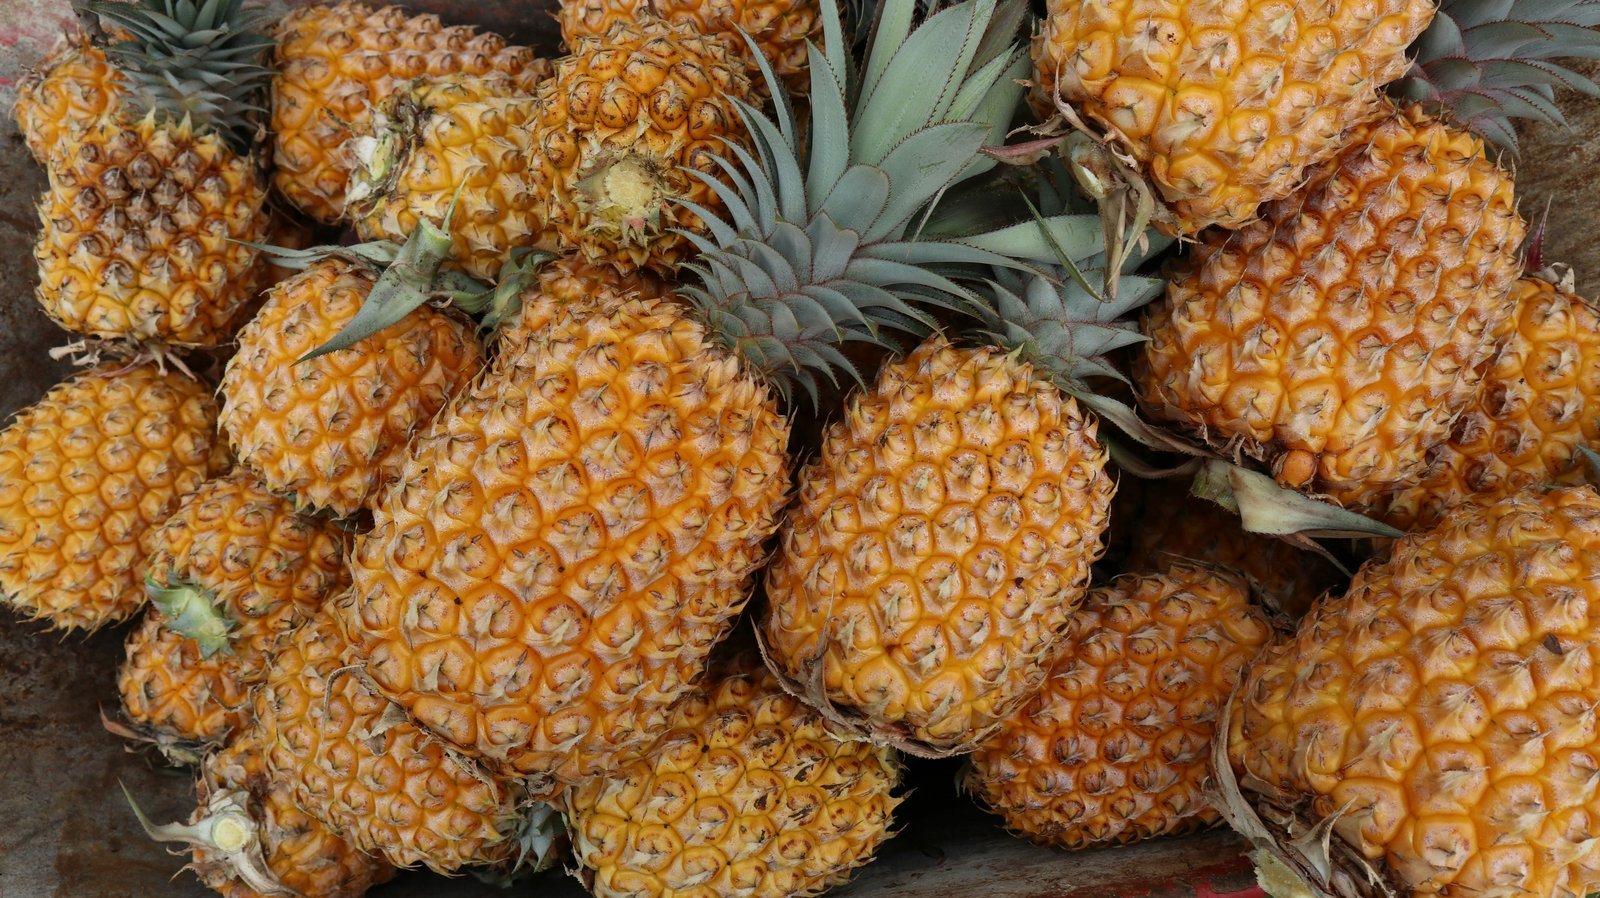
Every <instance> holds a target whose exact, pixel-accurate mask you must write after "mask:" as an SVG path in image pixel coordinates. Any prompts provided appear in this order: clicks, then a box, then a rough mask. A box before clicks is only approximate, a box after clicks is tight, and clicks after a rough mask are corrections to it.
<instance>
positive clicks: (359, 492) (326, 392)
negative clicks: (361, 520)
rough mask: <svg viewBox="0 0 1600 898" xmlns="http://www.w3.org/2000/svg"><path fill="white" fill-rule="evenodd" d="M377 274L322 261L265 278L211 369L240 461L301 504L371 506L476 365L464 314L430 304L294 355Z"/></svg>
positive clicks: (331, 329)
mask: <svg viewBox="0 0 1600 898" xmlns="http://www.w3.org/2000/svg"><path fill="white" fill-rule="evenodd" d="M377 278H378V274H377V272H376V271H375V270H374V269H373V268H372V267H371V266H368V265H366V264H365V263H362V262H355V261H350V260H345V259H339V258H331V259H324V260H322V261H319V262H316V263H314V264H313V265H312V266H311V267H309V268H307V269H306V270H305V271H303V272H301V273H300V274H298V275H296V276H294V277H292V278H290V279H289V280H286V281H283V282H281V283H279V284H277V285H276V286H274V287H273V288H272V290H271V291H270V292H269V294H268V296H267V299H266V302H265V303H264V304H263V305H262V308H261V311H260V312H259V313H257V315H256V317H255V318H254V319H253V320H251V322H250V323H249V324H247V325H245V327H244V328H243V329H241V330H240V332H239V348H238V351H237V352H236V353H235V354H234V357H233V358H232V359H231V360H230V361H229V362H228V367H227V371H226V373H225V374H224V375H223V378H222V386H221V388H220V392H221V395H222V401H223V404H222V414H221V419H220V422H221V425H222V429H223V431H224V432H225V433H226V434H227V436H228V441H229V443H230V444H231V445H232V446H233V449H234V451H235V452H236V453H237V454H238V457H239V461H240V463H242V464H244V465H246V466H248V467H249V468H250V469H251V470H253V471H255V472H256V473H257V474H258V475H259V476H260V477H261V479H262V480H263V481H264V482H265V483H266V485H267V487H268V488H269V489H271V490H273V491H275V492H280V493H285V494H288V495H291V496H292V497H294V499H295V501H296V502H297V503H299V504H300V505H301V506H302V507H304V508H311V509H326V510H328V511H331V512H333V513H334V514H337V515H340V516H348V515H352V514H355V513H356V512H358V511H360V510H361V509H363V508H371V507H374V506H375V505H376V504H377V502H378V499H379V497H380V496H381V494H382V491H383V489H384V488H385V487H386V486H387V484H388V483H389V482H390V481H392V480H393V479H394V478H395V476H396V475H397V474H398V473H399V471H400V468H401V466H402V465H403V464H404V460H405V450H406V446H407V444H408V443H409V442H410V440H411V438H412V436H413V435H414V434H415V433H416V432H418V431H420V430H421V429H422V428H423V427H425V426H426V425H427V423H428V422H429V421H430V420H432V418H433V416H434V415H435V414H437V413H438V411H439V410H440V409H441V408H443V407H444V406H445V404H446V403H447V402H448V401H449V398H450V396H451V395H452V394H454V393H455V392H456V391H457V390H458V389H460V388H461V387H462V386H463V385H465V384H466V382H467V381H468V380H470V379H471V378H472V377H473V376H474V375H475V374H476V373H477V372H478V370H479V369H480V367H481V365H482V358H483V351H482V348H481V347H480V346H479V345H478V342H477V338H476V337H475V336H474V334H473V332H472V330H473V329H472V324H471V322H469V321H467V320H466V319H464V318H462V317H460V316H458V315H456V314H454V313H453V312H450V311H446V310H439V309H435V308H432V307H423V308H421V309H418V310H416V311H414V312H412V313H411V314H409V315H407V316H406V317H405V318H403V319H401V320H400V321H399V322H396V323H395V324H393V325H390V326H389V327H387V328H385V329H384V330H382V331H379V332H378V333H376V334H373V335H372V336H370V337H368V338H366V339H365V340H362V341H360V342H359V343H357V344H355V345H354V346H351V347H349V348H347V349H343V350H339V351H337V352H332V353H329V354H327V355H324V356H321V357H318V358H316V359H313V360H311V361H308V362H305V363H301V364H296V360H297V359H299V358H300V357H301V356H303V355H304V354H306V353H307V352H310V351H311V350H312V349H315V348H316V347H318V346H320V345H322V344H323V343H325V342H326V341H327V340H329V339H330V338H332V337H333V336H334V334H336V333H338V332H339V329H340V328H342V327H343V326H344V325H345V323H346V322H348V321H349V320H350V319H351V318H353V317H355V314H356V312H357V310H358V309H360V307H361V304H362V302H363V301H365V300H366V298H367V296H368V294H369V293H371V291H372V287H373V285H374V284H375V283H376V282H377Z"/></svg>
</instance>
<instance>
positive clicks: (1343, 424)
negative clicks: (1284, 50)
mask: <svg viewBox="0 0 1600 898" xmlns="http://www.w3.org/2000/svg"><path fill="white" fill-rule="evenodd" d="M1522 237H1523V225H1522V220H1521V219H1520V218H1519V217H1518V216H1517V214H1516V209H1515V200H1514V197H1513V191H1512V184H1511V179H1510V177H1509V176H1508V175H1506V174H1505V173H1504V172H1503V171H1502V170H1501V169H1500V168H1499V167H1498V166H1497V165H1495V164H1494V163H1493V162H1492V161H1491V160H1490V159H1489V158H1488V156H1487V155H1486V153H1485V151H1484V148H1483V144H1482V143H1481V142H1480V141H1479V140H1478V139H1477V138H1475V137H1473V136H1472V135H1470V134H1468V133H1466V132H1463V131H1459V130H1456V129H1455V128H1452V127H1451V126H1449V125H1447V124H1445V123H1444V122H1442V121H1440V120H1438V119H1436V118H1433V117H1431V116H1429V115H1427V114H1426V113H1424V112H1423V111H1421V110H1420V108H1418V107H1411V108H1409V109H1406V110H1397V111H1394V112H1392V113H1391V114H1389V115H1388V116H1386V117H1385V118H1383V119H1381V120H1379V121H1377V122H1375V123H1372V124H1370V125H1368V126H1366V127H1365V128H1363V129H1361V131H1360V135H1359V137H1358V139H1357V140H1356V141H1355V143H1354V144H1353V145H1352V146H1351V147H1350V148H1349V149H1347V150H1345V151H1344V152H1343V153H1342V154H1341V155H1339V156H1338V157H1336V158H1334V159H1333V160H1330V161H1329V162H1327V163H1325V164H1324V165H1323V166H1321V167H1320V168H1319V169H1318V171H1317V173H1316V174H1315V175H1314V176H1313V178H1312V179H1311V181H1310V183H1308V185H1307V186H1306V188H1305V189H1304V190H1303V191H1301V192H1300V193H1299V194H1296V195H1295V196H1293V197H1290V198H1288V199H1285V200H1280V201H1278V202H1275V203H1272V204H1269V205H1267V206H1265V207H1263V209H1262V217H1261V218H1260V219H1259V220H1257V221H1256V222H1254V223H1252V224H1250V225H1248V226H1246V227H1244V228H1242V229H1240V230H1238V231H1234V232H1231V233H1230V232H1214V233H1212V234H1210V235H1208V236H1206V237H1203V238H1202V239H1201V242H1200V243H1199V244H1198V245H1197V246H1196V248H1195V249H1194V250H1193V251H1191V253H1190V255H1189V257H1188V258H1187V259H1186V260H1185V262H1184V265H1183V268H1182V269H1181V270H1180V271H1179V272H1178V273H1177V275H1176V276H1175V278H1174V279H1173V280H1172V282H1171V284H1170V286H1169V287H1168V290H1167V295H1166V297H1165V299H1164V300H1163V301H1161V302H1158V303H1156V304H1154V305H1152V306H1151V307H1150V309H1149V310H1147V312H1146V313H1145V316H1144V322H1143V326H1142V327H1143V330H1144V333H1145V334H1146V335H1147V336H1148V337H1149V338H1150V340H1149V342H1148V343H1147V344H1146V345H1145V347H1144V351H1143V352H1142V353H1140V354H1139V355H1138V356H1137V358H1136V364H1135V366H1134V380H1135V382H1136V385H1137V387H1138V389H1139V394H1140V401H1141V402H1142V404H1143V405H1144V406H1145V408H1146V409H1147V410H1148V411H1150V412H1151V414H1153V415H1155V416H1157V417H1159V418H1162V419H1165V420H1167V421H1171V422H1175V423H1177V424H1180V425H1183V426H1184V427H1187V428H1189V429H1191V430H1193V431H1196V432H1198V433H1199V434H1201V435H1202V436H1203V437H1205V438H1206V439H1207V440H1209V441H1210V442H1211V443H1213V444H1214V445H1217V446H1224V447H1226V448H1227V449H1229V450H1232V451H1235V452H1239V453H1243V454H1245V455H1249V456H1251V457H1254V458H1257V459H1260V460H1262V461H1264V462H1266V463H1267V464H1268V466H1269V467H1270V470H1271V473H1272V475H1273V476H1274V477H1275V478H1276V479H1277V480H1278V482H1279V483H1280V484H1282V485H1284V486H1287V487H1290V488H1295V489H1300V490H1304V491H1307V492H1313V493H1319V494H1324V495H1327V496H1328V497H1330V498H1332V499H1333V500H1334V501H1336V502H1338V503H1339V504H1341V505H1344V506H1346V507H1350V508H1355V509H1357V510H1366V509H1370V508H1372V507H1373V506H1374V505H1376V504H1377V503H1379V502H1380V501H1381V500H1382V497H1383V496H1384V494H1386V493H1388V492H1392V491H1394V490H1396V489H1401V488H1404V487H1406V486H1409V485H1411V484H1414V483H1416V482H1417V480H1419V479H1420V478H1421V476H1422V474H1423V472H1424V469H1425V467H1426V455H1427V452H1428V451H1429V450H1430V449H1431V448H1433V447H1434V446H1435V445H1437V444H1438V443H1440V442H1442V441H1443V440H1444V439H1445V437H1446V436H1447V435H1448V433H1449V429H1450V425H1451V423H1452V422H1453V421H1454V420H1455V418H1456V416H1457V415H1458V414H1460V413H1461V412H1462V411H1463V410H1465V409H1466V407H1467V406H1468V405H1469V404H1470V403H1471V401H1472V400H1473V397H1474V395H1475V394H1476V392H1477V390H1478V385H1479V383H1480V381H1481V379H1482V374H1483V369H1484V367H1485V363H1486V362H1488V361H1489V359H1490V357H1491V356H1492V355H1493V353H1494V350H1495V346H1496V344H1497V342H1498V341H1499V340H1500V339H1502V338H1503V337H1504V336H1505V335H1506V334H1507V333H1508V332H1509V330H1510V328H1511V326H1512V324H1513V317H1514V316H1513V312H1514V303H1513V301H1512V299H1511V298H1510V296H1509V295H1508V291H1509V290H1510V288H1511V285H1512V284H1513V282H1514V281H1515V279H1516V275H1517V270H1518V267H1519V263H1518V259H1517V247H1518V245H1519V244H1520V243H1521V242H1522Z"/></svg>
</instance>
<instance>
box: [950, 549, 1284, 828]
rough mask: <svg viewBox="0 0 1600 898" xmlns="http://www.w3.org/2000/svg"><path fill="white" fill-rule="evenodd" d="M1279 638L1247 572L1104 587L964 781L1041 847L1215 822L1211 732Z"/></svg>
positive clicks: (1130, 579)
mask: <svg viewBox="0 0 1600 898" xmlns="http://www.w3.org/2000/svg"><path fill="white" fill-rule="evenodd" d="M1271 636H1272V628H1271V626H1270V625H1269V624H1268V622H1267V616H1266V613H1265V612H1264V611H1262V609H1261V608H1259V607H1256V606H1255V605H1252V604H1251V603H1250V589H1249V587H1248V586H1247V585H1246V583H1245V581H1244V580H1243V579H1242V578H1240V577H1239V576H1238V575H1237V574H1233V573H1230V572H1226V571H1223V570H1221V569H1218V568H1212V567H1209V566H1205V565H1192V564H1186V563H1179V564H1173V565H1171V566H1169V567H1168V568H1167V569H1166V570H1165V571H1163V572H1161V573H1158V574H1128V575H1124V576H1121V577H1118V578H1117V579H1115V580H1113V581H1112V582H1111V583H1110V584H1109V585H1107V586H1104V587H1101V588H1099V589H1096V590H1094V591H1093V592H1091V593H1090V594H1089V598H1088V600H1087V601H1085V602H1084V604H1083V607H1082V608H1081V609H1079V611H1078V613H1077V614H1075V615H1074V616H1073V617H1072V623H1071V629H1070V631H1069V635H1068V636H1067V649H1066V652H1065V653H1064V654H1063V655H1062V657H1061V659H1060V660H1059V661H1057V662H1056V664H1055V667H1054V668H1052V669H1051V671H1050V676H1049V679H1048V680H1047V681H1046V684H1045V687H1044V689H1043V690H1041V691H1040V692H1039V694H1038V695H1036V696H1034V698H1033V699H1032V700H1031V701H1029V702H1028V704H1027V705H1025V706H1024V707H1023V708H1022V709H1021V710H1020V711H1018V712H1017V713H1015V714H1013V715H1012V716H1011V717H1010V718H1009V719H1007V720H1006V722H1005V724H1004V725H1003V726H1002V727H1001V728H1000V730H999V731H997V732H996V733H995V734H994V736H993V737H991V738H990V740H989V741H988V742H987V743H986V744H985V745H984V746H983V747H982V748H979V749H978V750H977V751H976V752H974V753H973V754H972V757H971V762H970V765H969V767H968V769H967V773H966V777H965V781H964V782H965V786H966V789H967V791H968V792H970V793H971V794H972V795H973V797H974V798H976V799H977V801H978V802H979V804H981V805H983V806H984V807H985V808H987V809H988V810H990V811H991V812H993V813H995V814H998V815H1000V817H1001V818H1002V819H1003V820H1004V821H1005V825H1006V829H1008V830H1009V831H1011V832H1012V833H1014V834H1016V835H1018V836H1022V837H1023V838H1026V839H1031V840H1032V841H1035V842H1038V843H1040V844H1042V845H1050V846H1055V847H1059V848H1071V849H1078V848H1089V847H1093V846H1100V845H1122V844H1127V843H1130V842H1137V841H1140V840H1142V839H1147V838H1152V837H1155V836H1162V835H1176V834H1180V833H1185V832H1191V831H1193V830H1196V829H1199V828H1201V827H1204V826H1210V825H1211V824H1214V823H1216V822H1217V820H1218V814H1217V812H1216V810H1215V809H1213V808H1212V807H1211V806H1210V803H1209V801H1208V798H1207V795H1206V779H1207V777H1208V776H1209V770H1208V764H1209V761H1210V758H1211V741H1212V738H1213V736H1214V735H1215V733H1216V727H1217V720H1218V718H1219V717H1220V716H1221V710H1222V706H1223V705H1224V704H1225V703H1226V702H1227V699H1228V695H1229V694H1230V693H1232V692H1233V688H1234V686H1235V685H1237V684H1238V682H1239V679H1240V675H1241V673H1242V672H1243V670H1244V668H1245V665H1246V664H1247V663H1248V662H1249V661H1250V659H1251V658H1252V657H1254V655H1255V654H1256V653H1257V652H1258V651H1259V650H1260V649H1261V647H1262V646H1263V645H1265V644H1266V643H1267V642H1268V641H1269V640H1270V639H1271Z"/></svg>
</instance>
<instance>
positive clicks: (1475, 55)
mask: <svg viewBox="0 0 1600 898" xmlns="http://www.w3.org/2000/svg"><path fill="white" fill-rule="evenodd" d="M1596 26H1600V2H1597V0H1444V2H1443V3H1441V4H1440V6H1439V11H1438V14H1437V15H1436V16H1435V17H1434V20H1433V23H1432V24H1431V25H1429V26H1428V30H1427V31H1425V32H1423V34H1422V36H1421V37H1420V38H1418V39H1417V43H1416V44H1415V47H1414V49H1415V52H1416V59H1415V62H1414V63H1413V64H1412V67H1411V71H1410V72H1409V73H1408V74H1407V75H1406V77H1405V78H1403V79H1402V80H1400V81H1398V82H1396V83H1395V84H1394V85H1392V86H1391V88H1390V90H1391V91H1392V92H1393V93H1394V95H1395V96H1397V97H1399V98H1401V99H1405V100H1411V101H1420V102H1423V103H1428V104H1436V105H1439V106H1442V107H1444V108H1445V109H1447V110H1448V111H1449V112H1450V113H1451V114H1452V116H1453V117H1454V118H1455V119H1456V121H1457V122H1458V123H1459V124H1461V125H1463V126H1465V127H1467V128H1469V129H1471V130H1472V131H1474V132H1476V133H1478V134H1481V135H1483V136H1484V137H1486V138H1488V139H1489V140H1491V141H1493V142H1495V143H1496V144H1499V145H1500V146H1502V147H1504V148H1506V149H1507V150H1509V151H1511V152H1513V153H1515V152H1516V150H1517V132H1516V128H1515V126H1514V125H1513V124H1512V119H1513V118H1524V119H1529V120H1531V121H1535V122H1541V123H1545V124H1553V125H1563V126H1564V125H1566V123H1567V120H1566V117H1565V116H1564V115H1563V114H1562V112H1561V109H1560V107H1558V106H1557V105H1556V102H1555V89H1556V87H1558V86H1559V87H1567V88H1571V89H1573V90H1577V91H1580V92H1582V93H1584V94H1587V95H1589V96H1600V85H1597V84H1596V83H1595V82H1594V81H1593V80H1592V79H1590V78H1588V77H1585V76H1584V75H1581V74H1579V73H1578V72H1575V71H1573V70H1572V69H1570V68H1568V67H1566V66H1563V65H1560V64H1558V63H1557V62H1556V61H1555V60H1557V59H1574V58H1577V59H1600V30H1597V29H1596Z"/></svg>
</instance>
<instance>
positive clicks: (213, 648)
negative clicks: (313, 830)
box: [117, 471, 350, 746]
mask: <svg viewBox="0 0 1600 898" xmlns="http://www.w3.org/2000/svg"><path fill="white" fill-rule="evenodd" d="M151 541H152V543H153V545H154V548H153V551H152V552H151V554H150V559H149V561H148V563H147V567H146V570H147V573H146V575H145V578H146V582H147V584H148V590H149V592H150V594H151V596H152V598H153V600H154V602H155V605H156V609H155V611H153V612H152V613H151V614H150V615H149V616H148V617H146V619H145V623H144V625H143V626H141V627H140V628H139V629H138V630H136V631H135V632H134V634H133V635H132V636H131V637H129V640H128V647H127V660H126V661H125V662H124V663H123V665H122V668H121V669H120V670H119V671H118V673H117V687H118V690H119V691H120V693H121V694H122V706H123V709H124V711H125V712H126V713H127V717H128V719H129V720H130V721H131V722H132V723H133V724H134V725H135V726H136V727H140V728H143V729H144V730H145V731H146V732H148V733H150V734H151V735H154V736H155V738H156V742H157V744H158V745H164V746H165V745H171V744H173V743H208V742H221V741H222V740H224V739H225V738H226V737H227V736H228V735H229V734H231V733H233V732H235V731H237V730H239V729H241V728H242V727H243V726H244V725H245V724H247V723H248V722H249V719H250V717H249V701H248V697H249V689H250V687H251V685H253V684H254V683H255V682H257V681H259V680H260V678H261V675H262V672H263V671H264V670H265V668H266V664H267V658H268V656H269V655H270V653H271V651H272V648H273V644H274V642H275V641H276V640H277V638H278V637H279V636H280V635H281V634H283V633H284V632H285V631H287V630H290V629H292V628H294V627H295V626H297V625H298V624H299V623H300V622H301V621H303V620H305V619H306V618H307V617H309V616H310V615H312V614H314V613H315V612H316V611H317V609H318V608H319V607H320V606H321V604H322V602H323V600H324V599H326V598H328V597H329V596H330V595H332V594H333V593H335V592H337V591H339V590H342V589H343V588H345V587H346V586H348V585H349V581H350V577H349V572H348V570H347V569H346V567H345V562H344V554H345V550H346V542H347V539H346V537H345V534H344V532H343V531H341V530H339V529H338V528H336V527H334V526H333V525H332V524H331V523H329V522H326V521H317V520H313V519H311V518H307V517H305V516H303V515H300V514H297V513H296V512H295V510H294V505H293V504H292V503H290V502H289V501H287V500H285V499H281V498H279V497H277V496H274V495H272V494H271V493H269V492H267V491H266V488H265V487H264V486H262V485H261V483H260V482H259V481H257V480H256V478H255V477H254V476H253V475H251V474H249V473H248V472H243V471H235V472H233V473H231V474H228V475H226V476H224V477H221V478H218V479H216V480H211V481H208V482H206V483H205V484H203V485H202V486H201V487H200V488H199V489H197V490H196V491H195V492H194V493H192V494H191V495H190V496H189V497H188V498H186V499H185V500H184V501H183V503H182V504H181V505H179V506H178V509H177V510H176V511H175V512H174V513H173V515H172V517H170V518H168V519H167V521H166V523H164V524H162V525H161V527H160V528H159V529H157V530H156V531H155V533H154V535H153V537H152V540H151Z"/></svg>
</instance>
